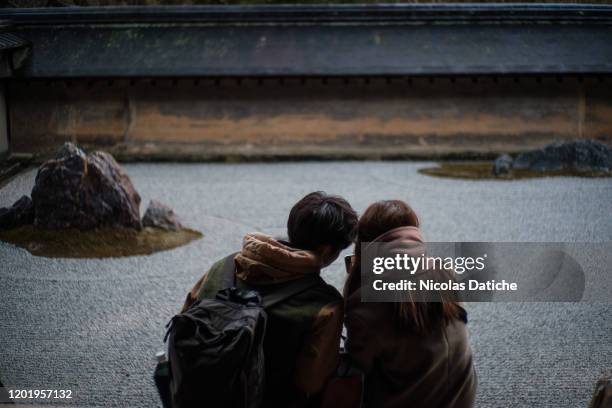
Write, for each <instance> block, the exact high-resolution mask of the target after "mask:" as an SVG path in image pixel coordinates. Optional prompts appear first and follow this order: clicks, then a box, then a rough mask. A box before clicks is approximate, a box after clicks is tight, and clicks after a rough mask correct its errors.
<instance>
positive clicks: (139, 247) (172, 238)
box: [0, 225, 203, 258]
mask: <svg viewBox="0 0 612 408" xmlns="http://www.w3.org/2000/svg"><path fill="white" fill-rule="evenodd" d="M202 236H203V235H202V234H201V233H200V232H198V231H194V230H191V229H188V228H185V229H182V230H180V231H165V230H161V229H156V228H143V229H142V230H140V231H138V230H135V229H130V228H101V229H93V230H77V229H58V230H51V229H40V228H36V227H34V226H32V225H27V226H23V227H19V228H15V229H11V230H6V231H0V241H5V242H8V243H11V244H13V245H17V246H19V247H22V248H25V249H27V250H28V251H29V252H30V253H31V254H32V255H36V256H45V257H49V258H109V257H120V256H134V255H149V254H152V253H154V252H158V251H165V250H168V249H172V248H176V247H179V246H182V245H186V244H188V243H189V242H191V241H194V240H197V239H200V238H202Z"/></svg>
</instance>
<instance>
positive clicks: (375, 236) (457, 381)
mask: <svg viewBox="0 0 612 408" xmlns="http://www.w3.org/2000/svg"><path fill="white" fill-rule="evenodd" d="M418 227H419V221H418V218H417V216H416V214H415V213H414V211H413V210H412V209H411V208H410V207H409V206H408V205H407V204H406V203H404V202H403V201H398V200H392V201H379V202H377V203H374V204H372V205H371V206H370V207H368V209H367V210H366V211H365V213H364V214H363V215H362V217H361V219H360V220H359V224H358V233H357V234H358V235H357V243H356V245H355V256H354V258H353V259H352V261H351V262H349V263H348V265H347V267H348V273H349V277H348V279H347V282H346V285H345V288H344V294H345V299H346V322H345V324H346V328H347V341H346V348H347V351H348V353H349V356H350V358H351V360H352V361H353V362H354V363H355V364H356V365H358V366H359V367H360V368H361V369H362V370H363V371H364V373H365V395H364V400H365V406H366V407H368V408H371V407H384V408H391V407H402V408H405V407H428V408H434V407H445V408H447V407H458V408H463V407H472V406H473V403H474V397H475V394H476V374H475V371H474V367H473V363H472V353H471V350H470V346H469V341H468V333H467V330H466V327H465V325H466V322H467V315H466V312H465V310H464V309H463V308H462V307H461V306H459V304H458V303H456V302H453V301H442V302H429V303H426V302H411V301H403V302H396V303H366V302H361V271H360V264H361V243H366V242H379V243H383V244H387V243H392V244H393V245H396V244H397V245H400V246H401V245H403V246H404V247H415V246H416V247H418V246H419V245H421V244H423V238H422V236H421V233H420V230H419V228H418Z"/></svg>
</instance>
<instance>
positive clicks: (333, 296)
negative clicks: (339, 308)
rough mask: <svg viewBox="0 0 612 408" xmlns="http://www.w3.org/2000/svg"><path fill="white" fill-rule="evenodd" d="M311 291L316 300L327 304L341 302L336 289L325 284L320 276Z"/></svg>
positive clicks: (340, 296)
mask: <svg viewBox="0 0 612 408" xmlns="http://www.w3.org/2000/svg"><path fill="white" fill-rule="evenodd" d="M311 291H312V293H313V294H314V295H316V296H317V298H319V299H321V300H322V301H326V302H327V303H334V302H342V295H341V294H340V292H339V291H338V289H336V288H335V287H333V286H332V285H330V284H329V283H327V282H325V280H324V279H323V278H322V277H320V276H319V279H318V282H317V284H316V285H314V286H313V287H312V288H311Z"/></svg>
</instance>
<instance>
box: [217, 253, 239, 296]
mask: <svg viewBox="0 0 612 408" xmlns="http://www.w3.org/2000/svg"><path fill="white" fill-rule="evenodd" d="M237 254H238V252H234V253H233V254H231V255H228V256H227V257H226V258H225V262H224V264H223V279H222V280H221V290H223V289H229V288H232V287H234V286H236V262H234V258H235V257H236V255H237Z"/></svg>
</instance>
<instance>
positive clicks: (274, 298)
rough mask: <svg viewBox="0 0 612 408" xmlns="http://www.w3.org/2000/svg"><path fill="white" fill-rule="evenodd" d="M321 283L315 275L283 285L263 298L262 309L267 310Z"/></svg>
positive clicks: (319, 278)
mask: <svg viewBox="0 0 612 408" xmlns="http://www.w3.org/2000/svg"><path fill="white" fill-rule="evenodd" d="M321 282H323V279H321V277H320V276H319V275H318V274H317V275H310V276H306V277H304V278H300V279H296V280H294V281H291V282H289V283H287V284H286V285H284V286H283V287H282V288H279V289H278V290H275V291H272V292H271V293H269V294H267V295H265V296H264V297H263V307H264V309H268V308H270V307H272V306H274V305H276V304H278V303H280V302H283V301H285V300H287V299H289V298H291V297H293V296H295V295H297V294H299V293H302V292H304V291H306V290H308V289H310V288H312V287H314V286H316V285H318V284H320V283H321Z"/></svg>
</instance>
